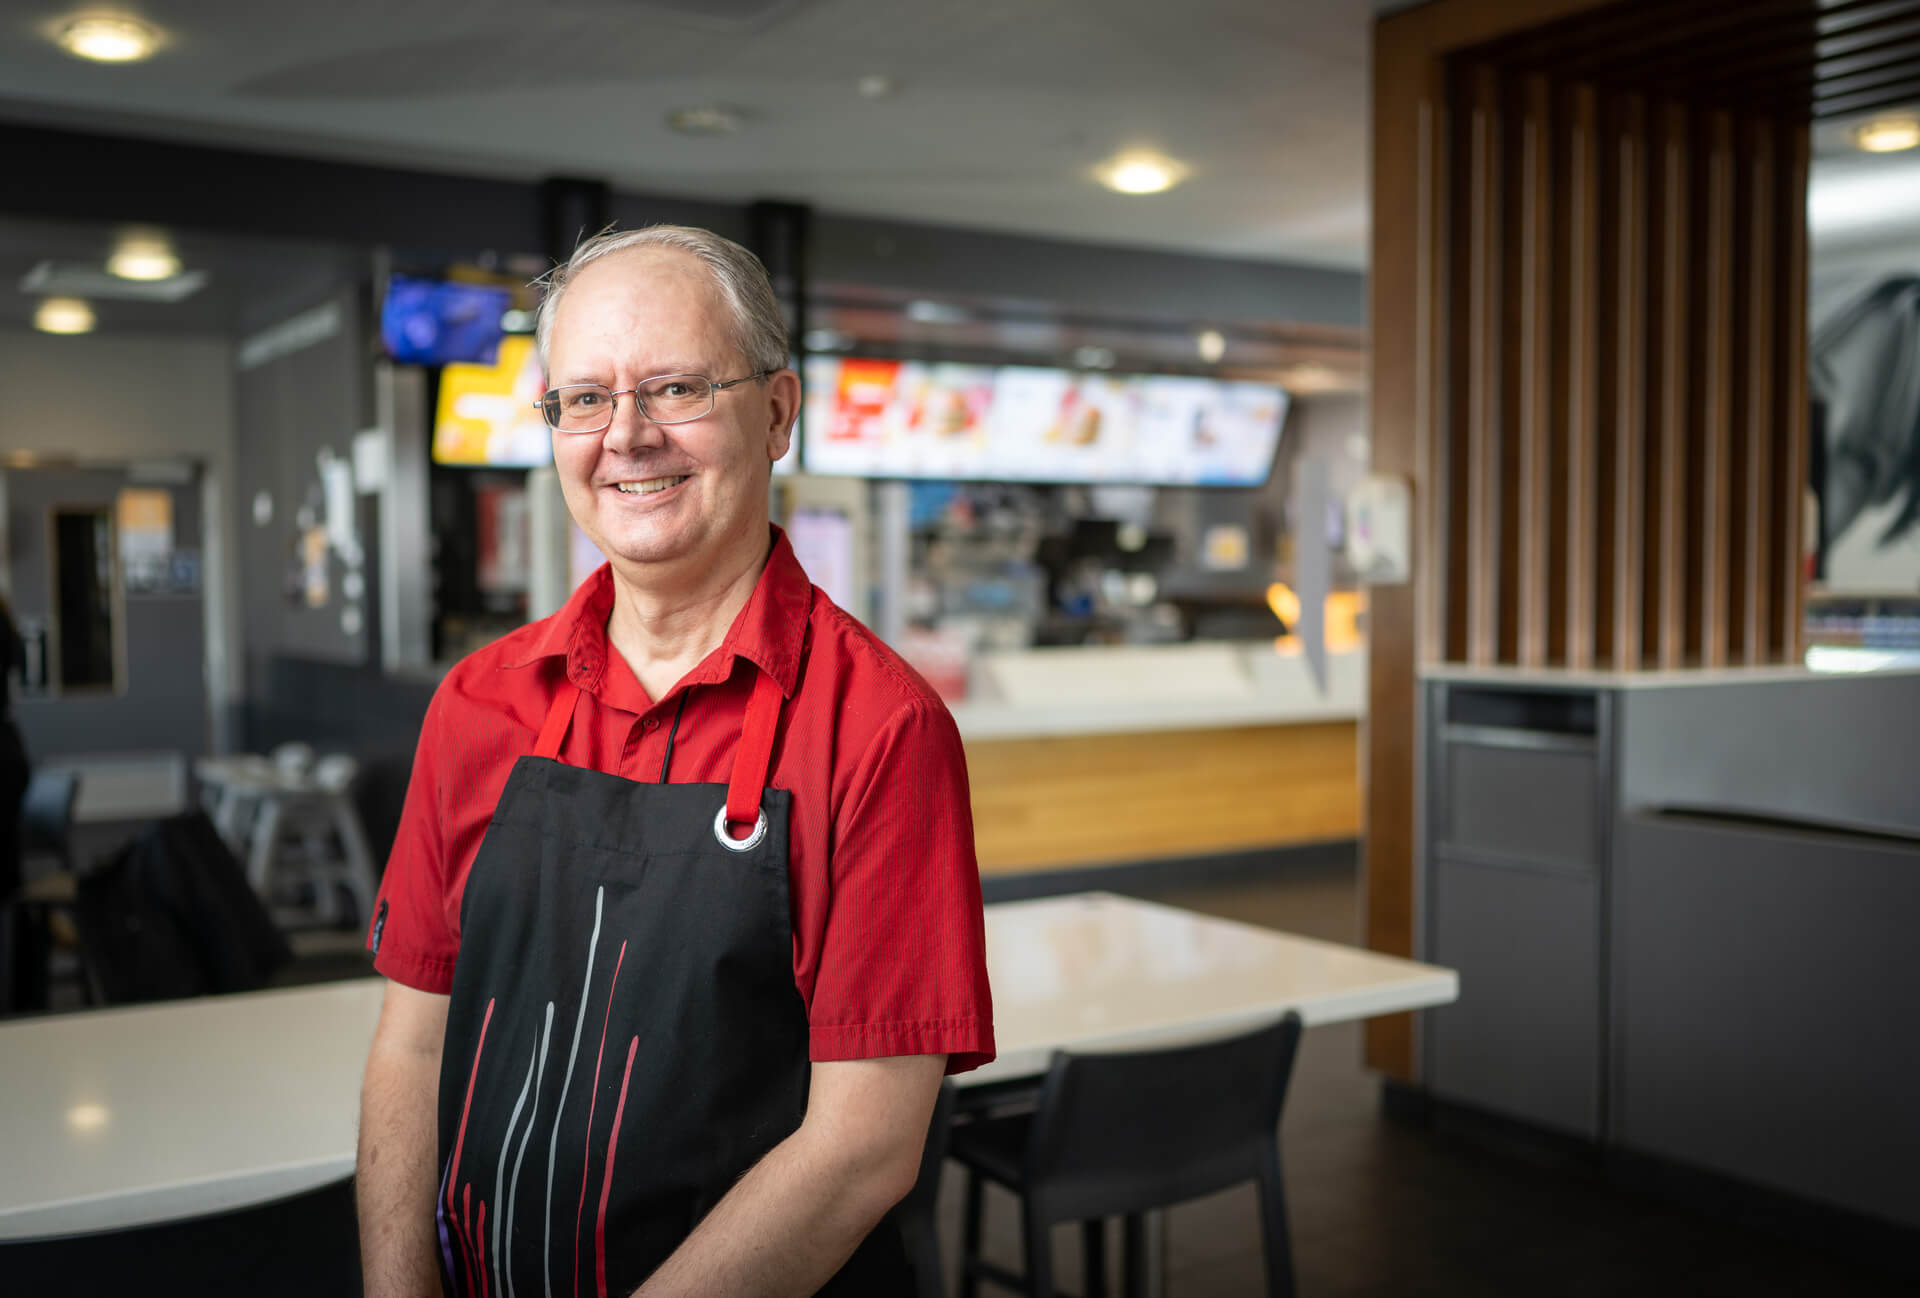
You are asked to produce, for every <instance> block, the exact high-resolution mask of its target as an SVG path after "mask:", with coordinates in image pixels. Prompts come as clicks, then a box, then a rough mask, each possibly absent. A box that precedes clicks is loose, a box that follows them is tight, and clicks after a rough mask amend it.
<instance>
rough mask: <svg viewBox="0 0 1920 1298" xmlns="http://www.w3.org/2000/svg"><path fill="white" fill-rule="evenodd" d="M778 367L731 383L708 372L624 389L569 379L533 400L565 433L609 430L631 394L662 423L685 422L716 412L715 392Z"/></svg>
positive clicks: (646, 413)
mask: <svg viewBox="0 0 1920 1298" xmlns="http://www.w3.org/2000/svg"><path fill="white" fill-rule="evenodd" d="M772 373H773V371H772V370H760V371H759V372H757V373H754V374H749V375H747V376H746V377H745V378H742V379H728V380H727V381H726V382H725V383H715V382H714V381H713V380H712V379H710V378H708V377H707V376H706V375H704V374H662V375H660V376H658V377H657V378H651V379H648V380H647V381H646V382H644V383H642V384H640V386H638V387H633V388H621V389H619V390H618V391H615V390H614V389H612V388H609V387H607V386H606V384H604V383H569V384H567V385H566V386H565V387H560V388H548V389H547V390H546V391H545V392H543V393H541V394H540V399H539V400H538V401H536V402H534V403H533V404H534V405H536V406H538V407H539V408H540V413H541V414H542V415H544V416H546V420H547V427H549V428H551V429H553V430H554V431H555V432H560V433H598V432H604V431H605V430H606V429H608V428H611V427H612V426H613V412H614V407H615V405H616V403H617V401H618V399H619V398H621V397H625V396H631V397H632V398H633V399H634V402H635V403H636V404H637V405H638V406H639V407H640V413H641V415H643V416H644V417H646V418H647V419H649V420H651V421H653V422H654V423H656V424H684V423H688V422H690V421H692V420H695V419H698V418H700V417H701V416H703V415H706V414H710V413H712V411H713V396H714V393H716V392H723V391H725V390H726V389H727V388H732V387H738V386H739V385H740V384H742V383H751V382H753V381H754V380H755V379H764V378H766V377H767V376H768V375H770V374H772Z"/></svg>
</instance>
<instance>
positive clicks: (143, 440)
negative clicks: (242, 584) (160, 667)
mask: <svg viewBox="0 0 1920 1298" xmlns="http://www.w3.org/2000/svg"><path fill="white" fill-rule="evenodd" d="M229 355H230V349H229V346H228V344H227V342H226V341H225V340H224V339H221V338H208V337H167V336H157V335H156V336H146V335H117V336H101V335H93V334H88V335H83V336H80V337H68V338H63V337H54V336H51V335H48V334H40V333H34V332H31V331H24V330H5V331H0V393H4V394H5V399H4V400H0V452H28V453H31V454H32V455H35V456H39V457H46V458H51V459H53V460H56V461H61V462H75V461H77V462H81V463H97V464H103V465H113V466H124V465H127V464H130V463H133V462H136V461H141V460H173V461H188V462H191V463H192V464H194V465H197V466H198V467H199V469H200V470H201V475H202V477H201V483H202V486H201V499H202V502H203V509H202V511H201V512H202V514H203V530H204V535H203V537H202V545H203V552H204V570H203V573H202V590H203V592H204V594H205V596H206V598H205V599H204V600H203V601H201V602H200V604H199V611H200V614H201V616H202V618H203V619H204V629H203V631H202V632H201V633H199V634H198V635H197V636H196V646H197V647H196V650H195V652H196V653H199V652H204V654H205V658H206V670H205V677H204V679H205V680H206V681H207V683H208V685H209V687H210V688H211V690H212V691H213V696H214V700H215V703H216V706H218V705H220V704H221V703H222V701H230V700H237V698H238V697H239V694H240V692H241V689H242V678H241V675H240V644H239V627H238V620H237V618H236V617H235V615H234V614H235V610H236V609H237V606H238V603H239V584H238V580H237V573H236V570H235V566H234V565H233V564H232V563H231V562H227V561H225V560H224V558H223V554H222V545H221V542H222V541H223V540H224V539H225V538H226V537H230V536H231V535H232V527H233V517H232V512H231V511H232V491H231V483H232V482H233V471H234V423H233V379H232V370H231V364H230V360H229ZM75 393H79V394H82V399H81V400H79V401H76V400H75V399H74V394H75ZM207 501H212V502H213V507H212V512H211V513H210V514H209V513H207V511H206V509H205V508H204V504H205V502H207ZM7 567H8V565H6V564H5V563H0V573H4V572H5V571H6V570H7ZM121 747H124V745H121Z"/></svg>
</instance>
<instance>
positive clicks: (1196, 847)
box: [953, 643, 1367, 875]
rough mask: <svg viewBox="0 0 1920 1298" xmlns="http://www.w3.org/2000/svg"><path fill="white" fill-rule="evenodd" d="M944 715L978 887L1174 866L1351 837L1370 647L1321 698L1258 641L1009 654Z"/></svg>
mask: <svg viewBox="0 0 1920 1298" xmlns="http://www.w3.org/2000/svg"><path fill="white" fill-rule="evenodd" d="M973 681H974V688H973V689H972V690H971V691H970V693H969V696H968V698H967V699H966V700H965V701H963V702H959V703H956V704H954V706H953V715H954V720H955V721H956V722H957V723H958V725H959V728H960V735H961V738H962V739H963V740H964V741H965V743H966V748H967V768H968V776H969V778H970V780H971V783H972V789H973V819H974V838H975V843H976V846H977V850H978V853H979V858H980V871H981V873H982V874H983V875H1006V874H1019V873H1026V872H1029V871H1046V870H1060V869H1070V868H1078V867H1087V866H1101V865H1125V864H1134V863H1138V862H1146V861H1156V860H1168V859H1185V858H1192V857H1200V856H1209V855H1214V854H1218V853H1227V852H1243V851H1255V850H1262V849H1268V848H1285V847H1293V846H1300V845H1306V844H1313V843H1323V842H1327V841H1338V840H1351V839H1354V838H1356V837H1357V836H1358V835H1359V832H1360V784H1359V737H1358V729H1359V724H1358V723H1359V717H1360V715H1361V712H1362V710H1363V709H1364V707H1365V699H1366V683H1367V660H1366V654H1365V652H1364V650H1358V651H1348V652H1344V653H1335V654H1330V655H1329V656H1328V662H1327V678H1326V688H1325V690H1324V691H1322V689H1321V688H1320V686H1319V684H1318V683H1317V682H1316V681H1315V679H1314V675H1313V672H1312V670H1311V669H1310V667H1309V665H1308V663H1307V660H1306V659H1305V658H1304V657H1303V656H1301V655H1300V654H1298V653H1292V654H1285V653H1276V652H1275V651H1274V649H1273V648H1272V647H1271V645H1269V644H1266V643H1247V644H1237V643H1197V644H1178V645H1163V646H1149V647H1113V648H1092V647H1089V648H1061V649H1033V650H1022V651H1018V652H1003V653H997V654H990V655H988V656H986V657H985V658H984V659H983V660H982V661H981V662H980V663H978V664H977V665H976V667H975V670H974V673H973Z"/></svg>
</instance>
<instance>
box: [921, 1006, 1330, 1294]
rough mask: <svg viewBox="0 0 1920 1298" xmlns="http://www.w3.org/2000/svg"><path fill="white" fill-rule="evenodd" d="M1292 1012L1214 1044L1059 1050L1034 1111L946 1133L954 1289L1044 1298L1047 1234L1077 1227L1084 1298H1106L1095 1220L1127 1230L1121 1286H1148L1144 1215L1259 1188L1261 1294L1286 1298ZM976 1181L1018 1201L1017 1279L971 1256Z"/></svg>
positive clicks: (978, 1194) (1296, 1028)
mask: <svg viewBox="0 0 1920 1298" xmlns="http://www.w3.org/2000/svg"><path fill="white" fill-rule="evenodd" d="M1300 1026H1301V1025H1300V1016H1299V1015H1298V1014H1294V1013H1289V1014H1287V1016H1286V1017H1285V1018H1283V1019H1281V1020H1280V1021H1279V1022H1278V1023H1275V1024H1273V1025H1272V1026H1270V1027H1266V1028H1262V1029H1261V1030H1260V1031H1258V1032H1251V1033H1247V1034H1245V1035H1242V1036H1237V1037H1232V1038H1229V1039H1227V1040H1224V1041H1218V1042H1212V1043H1209V1044H1206V1045H1199V1046H1187V1047H1182V1048H1177V1049H1169V1050H1153V1051H1137V1052H1132V1053H1127V1054H1101V1055H1092V1054H1071V1053H1067V1052H1064V1051H1063V1052H1059V1053H1056V1054H1055V1055H1054V1057H1053V1063H1052V1066H1051V1067H1050V1068H1049V1069H1048V1071H1047V1076H1046V1080H1045V1081H1044V1082H1043V1083H1042V1084H1041V1088H1040V1101H1039V1107H1038V1108H1037V1109H1036V1110H1035V1111H1034V1112H1033V1113H1031V1114H1024V1113H1023V1114H1015V1115H1013V1116H1010V1117H1005V1118H986V1119H982V1120H978V1121H975V1122H973V1123H969V1124H965V1125H959V1126H956V1127H955V1128H954V1131H953V1136H952V1143H951V1146H950V1151H949V1152H950V1154H951V1156H952V1157H954V1158H956V1159H958V1160H959V1161H960V1162H961V1163H962V1164H964V1165H965V1166H966V1168H967V1204H966V1221H965V1232H964V1242H963V1246H962V1255H961V1273H960V1292H961V1295H962V1298H975V1295H977V1294H978V1293H979V1291H980V1281H981V1280H983V1279H984V1280H988V1281H991V1282H992V1283H994V1284H996V1285H1000V1286H1002V1287H1004V1288H1007V1289H1011V1290H1014V1291H1015V1292H1018V1293H1024V1294H1028V1295H1031V1298H1053V1296H1054V1294H1055V1292H1056V1291H1055V1289H1054V1287H1053V1253H1052V1245H1051V1238H1050V1231H1051V1228H1052V1227H1053V1226H1054V1225H1055V1224H1057V1223H1060V1222H1069V1221H1077V1222H1080V1223H1081V1224H1082V1225H1081V1229H1082V1243H1083V1247H1084V1250H1085V1253H1086V1274H1087V1278H1086V1290H1087V1298H1095V1295H1100V1294H1104V1293H1105V1291H1106V1275H1105V1271H1106V1252H1105V1247H1104V1246H1105V1228H1106V1227H1105V1223H1106V1219H1107V1218H1108V1217H1116V1216H1117V1217H1123V1218H1124V1219H1125V1222H1126V1250H1125V1251H1126V1290H1127V1294H1128V1295H1129V1298H1134V1296H1136V1295H1140V1294H1143V1293H1144V1292H1145V1286H1146V1279H1147V1276H1146V1265H1145V1253H1146V1230H1145V1223H1144V1220H1143V1218H1142V1214H1143V1213H1146V1212H1149V1211H1152V1210H1156V1209H1160V1208H1166V1207H1171V1206H1172V1205H1174V1204H1177V1203H1184V1202H1186V1201H1187V1200H1189V1199H1197V1198H1199V1197H1201V1196H1202V1195H1207V1194H1213V1193H1215V1192H1216V1191H1219V1190H1224V1189H1226V1188H1227V1187H1229V1186H1232V1185H1238V1184H1240V1183H1242V1182H1245V1181H1255V1182H1258V1184H1259V1187H1260V1207H1261V1223H1262V1233H1263V1236H1264V1244H1265V1252H1266V1262H1267V1293H1268V1295H1269V1298H1292V1294H1293V1292H1294V1289H1293V1257H1292V1249H1291V1245H1290V1243H1289V1241H1288V1238H1287V1215H1286V1200H1285V1197H1284V1195H1283V1193H1282V1190H1281V1184H1280V1131H1279V1127H1280V1110H1281V1107H1282V1105H1283V1104H1284V1103H1285V1101H1286V1093H1287V1082H1288V1080H1289V1078H1290V1077H1291V1076H1292V1073H1293V1060H1294V1056H1295V1054H1296V1053H1297V1051H1298V1049H1299V1044H1300ZM983 1178H984V1179H990V1180H993V1181H996V1182H998V1183H999V1184H1000V1185H1002V1186H1005V1187H1006V1188H1007V1189H1009V1190H1011V1191H1013V1192H1014V1193H1015V1194H1017V1195H1019V1196H1020V1197H1021V1200H1022V1204H1021V1224H1022V1227H1023V1232H1022V1233H1023V1236H1024V1244H1025V1253H1026V1271H1025V1274H1023V1275H1017V1274H1015V1273H1013V1272H1011V1271H1007V1270H1005V1269H1004V1268H1001V1267H998V1266H995V1265H994V1264H992V1263H990V1262H987V1261H986V1260H984V1259H983V1258H982V1257H981V1256H980V1235H981V1229H980V1228H981V1217H982V1209H983V1207H984V1203H983V1190H984V1185H983Z"/></svg>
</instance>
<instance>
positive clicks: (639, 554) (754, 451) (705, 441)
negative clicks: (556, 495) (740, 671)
mask: <svg viewBox="0 0 1920 1298" xmlns="http://www.w3.org/2000/svg"><path fill="white" fill-rule="evenodd" d="M752 372H753V365H752V363H751V362H750V361H748V360H747V358H746V357H745V356H744V355H743V354H742V353H741V351H740V349H739V347H738V346H737V345H736V344H735V342H734V339H733V332H732V329H731V327H730V321H729V318H728V312H727V309H726V304H725V302H724V301H723V299H722V298H721V297H720V294H719V291H718V290H717V289H716V288H715V287H714V285H713V281H712V279H711V278H710V276H709V275H708V273H707V272H706V270H705V268H704V267H702V266H701V264H700V263H699V262H698V261H696V260H695V259H694V258H693V257H691V256H690V255H688V254H686V253H682V252H679V251H677V250H668V249H651V248H648V249H635V250H631V251H627V252H618V253H611V254H609V255H608V256H605V257H602V258H601V259H600V260H598V261H595V262H591V263H589V264H588V265H587V266H586V267H585V268H584V269H582V270H581V271H580V273H579V274H578V275H576V276H575V277H574V279H573V281H572V282H571V283H570V284H569V285H568V286H567V289H566V292H565V293H564V294H563V295H562V297H561V299H560V303H559V306H558V308H557V309H556V311H555V313H554V319H553V328H552V332H551V333H550V335H549V337H548V344H547V383H548V385H549V386H552V387H560V386H562V385H565V384H569V383H602V384H605V385H606V386H607V387H609V388H611V389H613V390H615V391H619V392H622V393H623V395H622V396H620V397H619V398H618V399H617V407H616V409H615V411H614V417H613V424H612V426H611V427H609V428H608V429H606V431H604V432H601V433H562V432H555V433H554V434H553V463H554V467H555V469H556V470H558V472H559V475H560V486H561V490H562V492H563V493H564V494H565V496H566V501H567V509H568V510H569V512H571V513H572V514H573V518H574V521H575V522H577V523H578V524H579V525H580V528H581V530H582V531H584V532H585V533H586V534H587V536H588V537H589V538H590V539H591V540H592V541H593V543H594V544H595V545H597V546H599V547H600V551H601V553H603V554H605V555H606V556H607V557H608V558H609V559H611V560H612V561H613V563H614V566H615V567H616V568H624V569H625V570H626V571H629V572H631V571H632V568H631V565H641V564H657V563H668V562H674V561H680V560H688V559H691V560H694V561H696V562H701V561H706V562H711V561H715V560H720V559H723V558H724V557H725V556H726V555H727V553H728V551H729V550H730V549H731V548H742V549H744V548H747V547H752V546H760V545H763V544H764V543H765V539H766V528H767V477H768V474H769V472H770V470H771V465H772V462H773V461H774V460H777V459H779V458H780V457H781V456H782V455H784V454H786V451H787V443H788V439H789V436H790V431H789V430H790V428H791V426H792V423H793V416H794V413H795V411H796V410H797V408H798V405H799V379H798V377H797V376H796V375H794V374H793V372H792V371H790V370H783V371H781V372H780V373H779V374H777V375H775V376H774V377H773V378H771V379H769V380H767V381H766V382H764V383H742V384H740V385H739V386H737V387H732V388H727V389H725V390H724V391H717V392H715V393H714V398H713V411H712V413H710V414H708V415H706V416H705V417H703V418H700V419H695V420H692V421H690V422H688V423H683V424H667V425H661V424H656V423H654V422H652V421H651V420H649V419H646V418H644V417H643V416H642V415H641V414H640V412H639V409H638V408H637V406H636V405H635V404H634V399H633V397H632V396H631V395H630V394H625V389H628V388H633V387H637V386H639V385H640V384H642V383H644V382H646V380H648V379H650V378H654V377H656V376H658V375H662V374H704V375H706V376H707V377H708V378H710V379H712V380H713V381H715V382H716V383H724V382H726V381H727V380H729V379H737V378H740V377H741V376H743V375H746V374H750V373H752ZM675 479H679V481H675ZM663 483H664V484H666V485H665V486H664V489H659V488H661V487H662V485H663ZM642 484H645V486H646V488H647V490H646V491H645V492H644V493H642V492H641V491H639V490H637V488H639V487H640V486H641V485H642ZM623 488H624V489H623ZM623 561H624V563H623Z"/></svg>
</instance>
